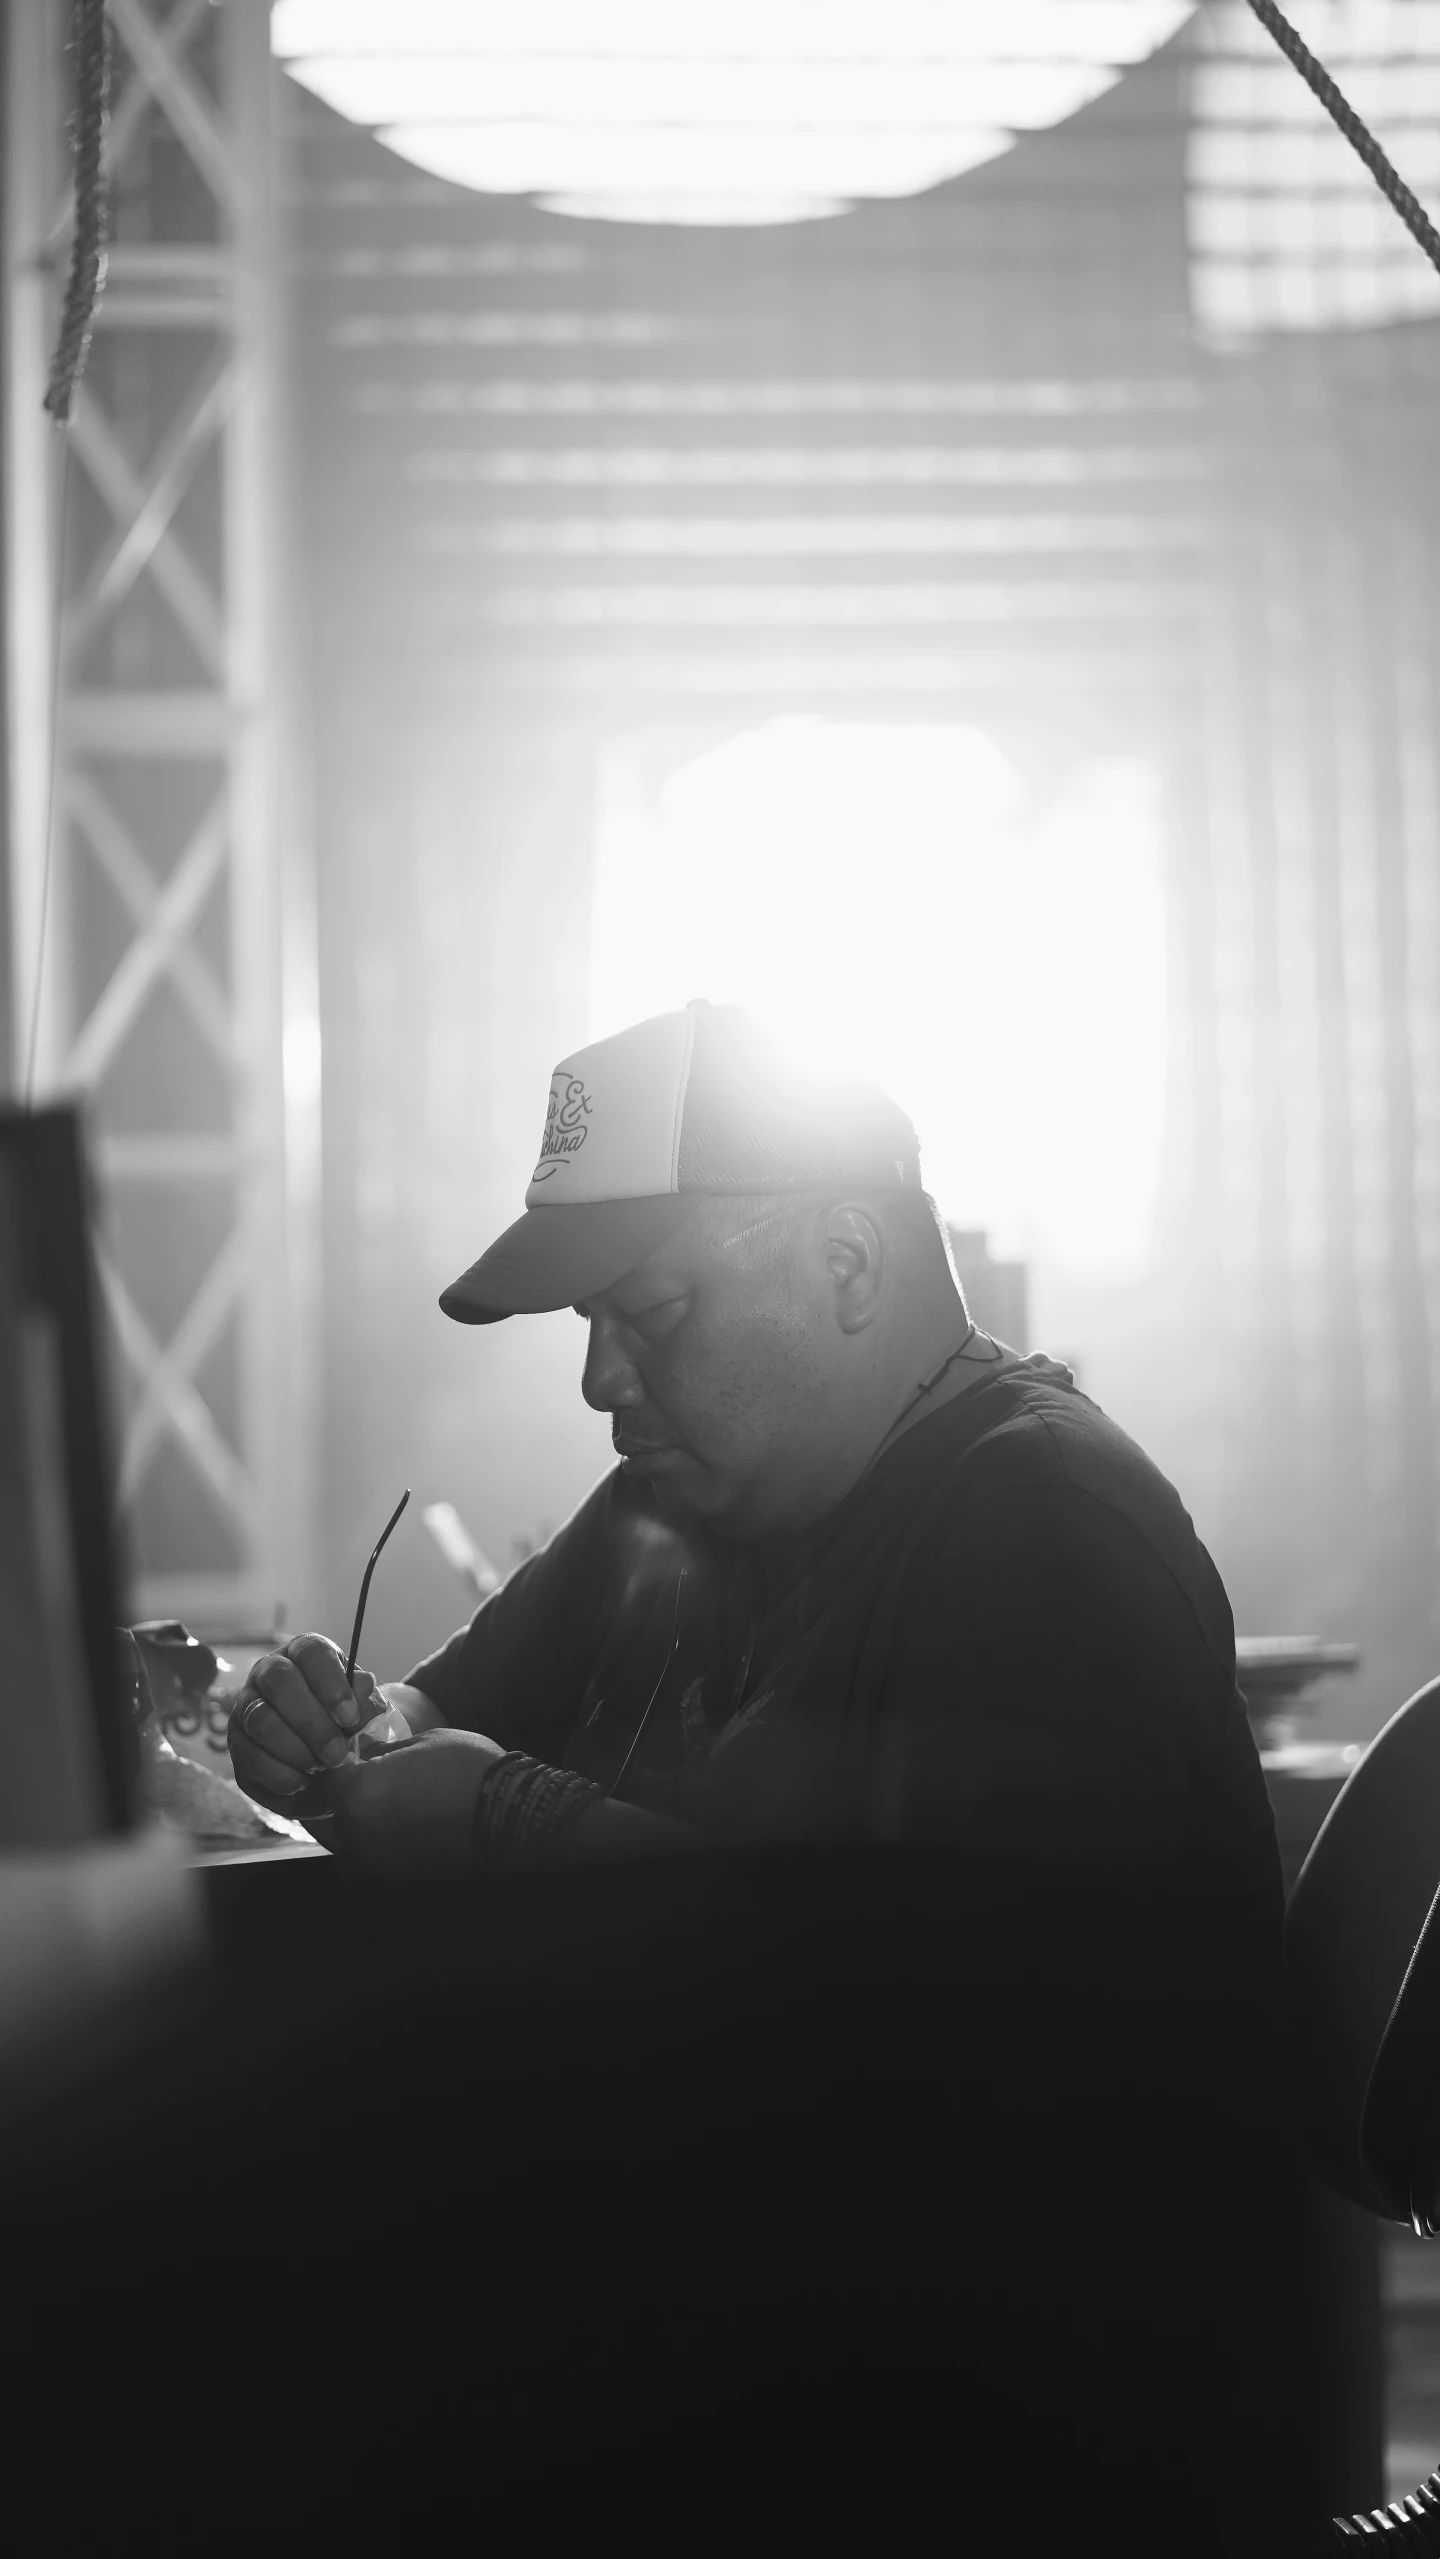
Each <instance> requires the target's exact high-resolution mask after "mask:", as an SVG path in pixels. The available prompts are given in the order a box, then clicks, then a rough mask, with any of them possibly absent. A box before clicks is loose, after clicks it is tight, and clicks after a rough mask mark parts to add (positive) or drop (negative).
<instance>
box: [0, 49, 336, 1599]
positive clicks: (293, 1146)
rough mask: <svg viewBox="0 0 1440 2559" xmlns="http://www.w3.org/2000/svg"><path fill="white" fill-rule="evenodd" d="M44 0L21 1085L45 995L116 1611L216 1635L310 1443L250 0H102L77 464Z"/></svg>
mask: <svg viewBox="0 0 1440 2559" xmlns="http://www.w3.org/2000/svg"><path fill="white" fill-rule="evenodd" d="M66 14H67V13H66V12H65V11H63V10H60V9H57V8H55V7H54V6H53V5H52V0H12V4H11V9H10V12H9V58H8V65H7V70H8V78H7V99H8V111H7V125H8V130H7V132H6V134H5V136H4V146H5V156H6V163H7V200H6V226H5V235H6V245H7V267H8V273H7V277H6V308H5V320H6V331H7V338H8V348H7V355H8V365H7V376H8V408H9V414H8V417H7V443H6V463H7V470H6V484H7V485H6V499H7V506H6V534H7V539H6V550H7V556H8V564H9V565H8V573H7V588H8V590H9V593H8V605H9V634H8V637H9V648H8V652H7V656H8V663H9V667H10V669H11V680H10V684H9V688H8V689H9V695H10V702H9V710H10V720H9V739H10V753H9V757H8V776H9V789H8V798H9V820H10V823H9V842H10V921H11V932H10V944H11V952H12V975H13V987H12V1001H11V1020H12V1048H13V1050H14V1056H15V1070H14V1074H13V1078H12V1080H13V1081H14V1082H15V1083H16V1084H18V1083H19V1082H20V1080H21V1077H22V1075H23V1071H24V1057H25V1053H26V1050H27V1048H28V1046H29V1044H30V1039H31V1028H32V1021H33V1024H34V1035H35V1053H36V1060H37V1074H36V1085H35V1089H36V1093H37V1096H42V1095H58V1094H79V1095H82V1096H84V1097H85V1099H86V1101H87V1103H88V1109H89V1119H90V1123H91V1129H92V1144H93V1149H94V1154H95V1160H96V1163H97V1167H98V1170H99V1173H100V1176H101V1181H102V1185H103V1192H104V1216H103V1218H102V1237H103V1240H102V1247H101V1269H102V1278H103V1284H104V1289H105V1294H106V1298H107V1301H108V1305H109V1310H110V1316H111V1320H112V1325H113V1332H114V1339H115V1344H116V1348H117V1351H118V1355H119V1356H118V1360H117V1369H118V1372H119V1381H120V1387H121V1393H120V1402H121V1405H122V1415H121V1424H120V1438H121V1449H120V1486H121V1499H122V1506H123V1508H124V1510H125V1513H126V1517H127V1523H128V1527H129V1542H130V1546H131V1549H132V1560H133V1563H134V1566H135V1569H136V1581H135V1587H134V1606H135V1611H136V1614H137V1615H142V1616H148V1615H166V1616H169V1615H176V1616H181V1617H184V1618H186V1619H187V1620H188V1621H189V1622H191V1623H192V1624H194V1625H196V1626H204V1627H207V1628H209V1629H211V1630H212V1631H220V1632H229V1633H231V1634H235V1635H238V1634H241V1633H244V1632H246V1631H251V1630H254V1631H259V1630H261V1629H263V1628H266V1627H268V1626H270V1625H271V1624H272V1622H273V1620H274V1614H275V1611H276V1607H277V1603H279V1602H282V1601H289V1602H290V1603H292V1604H293V1603H295V1602H296V1601H297V1600H298V1601H302V1602H303V1599H304V1597H305V1595H306V1593H307V1589H308V1582H309V1537H308V1519H309V1499H308V1489H307V1488H308V1482H309V1474H310V1462H311V1444H312V1439H313V1434H312V1432H311V1430H310V1428H309V1423H308V1415H309V1389H310V1376H309V1363H308V1361H307V1360H306V1359H305V1358H304V1357H303V1354H300V1353H299V1352H298V1351H297V1346H298V1345H299V1344H301V1343H302V1342H303V1341H304V1340H305V1338H306V1326H305V1324H304V1321H303V1317H302V1314H301V1312H300V1303H299V1301H300V1299H301V1297H302V1296H303V1282H304V1270H305V1267H306V1257H305V1255H304V1253H303V1252H299V1253H297V1250H296V1246H297V1239H303V1237H304V1236H305V1234H306V1232H307V1231H308V1219H309V1217H310V1215H311V1213H312V1212H313V1210H314V1207H315V1201H314V1198H313V1189H314V1177H315V1171H316V1165H317V1160H318V1158H317V1139H316V1115H317V1111H318V1072H317V1069H316V1064H315V1061H316V1060H317V1059H318V1027H317V1020H316V1004H315V994H314V971H313V961H312V958H311V954H310V950H309V943H308V909H307V905H306V900H305V897H304V894H303V890H304V878H303V870H302V866H301V865H300V864H299V863H298V861H297V848H296V846H295V843H294V840H293V829H291V830H290V831H289V835H288V840H287V826H288V810H289V808H290V806H291V805H293V802H292V799H291V796H290V795H289V794H288V793H287V791H286V788H285V771H284V763H283V744H284V740H283V733H282V722H281V717H280V708H279V706H280V702H281V698H282V694H283V689H284V678H283V673H282V669H283V665H284V645H283V643H284V629H283V620H282V616H281V613H280V611H279V604H278V577H277V569H276V562H277V554H278V548H279V522H278V518H279V487H280V473H279V468H278V454H277V437H276V414H275V413H276V343H277V319H276V301H277V292H276V277H277V258H276V249H275V239H274V228H273V226H274V221H275V193H276V190H275V177H274V149H273V142H274V135H273V105H272V101H273V94H274V79H275V74H274V72H273V69H272V65H271V61H270V49H269V6H268V0H225V4H224V5H223V6H221V7H219V8H216V7H215V6H213V5H212V0H171V4H170V5H169V6H165V5H162V0H149V5H146V0H109V12H108V14H109V18H110V23H111V29H112V39H113V72H112V103H111V120H110V137H109V177H110V188H111V200H112V206H113V212H114V236H113V241H112V246H111V250H110V258H109V272H108V279H107V284H106V290H105V295H104V300H103V302H102V305H101V313H100V322H99V326H98V329H97V333H96V338H95V343H94V346H93V348H92V352H91V358H90V363H89V367H88V369H87V373H86V376H85V379H84V381H83V383H82V385H81V388H80V392H79V395H78V398H77V401H76V406H75V412H74V416H73V420H72V425H71V428H70V438H71V450H70V453H69V455H68V457H66V458H64V459H62V455H61V448H60V445H59V440H58V438H57V437H56V435H55V432H54V430H52V429H51V428H50V426H49V423H48V421H47V420H45V419H44V418H43V417H42V416H41V410H40V395H41V391H42V389H43V384H44V370H45V361H46V355H47V352H48V342H49V336H50V331H51V327H52V325H53V312H54V306H55V300H56V284H57V280H58V276H59V274H60V272H61V271H62V270H63V265H64V258H65V254H66V250H67V248H68V239H69V231H70V224H71V219H72V207H71V205H70V202H69V200H68V194H67V186H66V176H65V152H64V147H63V134H64V118H65V102H66V89H65V63H64V57H63V54H62V53H61V52H60V50H59V47H58V43H57V38H58V37H60V36H63V32H64V20H65V17H66ZM67 482H68V486H65V485H64V484H65V483H67ZM62 487H63V497H62ZM62 527H63V531H62ZM57 599H58V600H59V628H58V633H57V631H56V629H55V619H54V617H55V611H56V601H57ZM52 666H53V667H54V668H55V669H56V670H57V672H58V679H59V699H58V719H57V720H56V723H55V733H56V737H57V739H58V745H57V748H56V751H55V758H54V784H53V788H54V819H53V822H49V833H50V837H51V846H50V872H51V876H50V879H49V883H48V888H47V885H46V877H45V875H46V858H47V847H46V834H47V810H48V806H49V802H50V797H51V789H50V773H49V770H48V760H49V755H50V743H49V741H50V734H51V720H52V716H53V711H54V706H53V705H52V703H51V701H50V699H49V690H50V688H49V683H48V679H47V675H46V670H47V669H49V668H51V667H52ZM47 903H48V918H45V919H44V920H42V910H43V909H44V908H45V907H46V905H47ZM42 946H43V947H42ZM37 995H38V1015H37V1013H36V1005H37ZM287 1054H288V1056H289V1058H290V1060H291V1065H292V1074H291V1078H290V1089H289V1091H288V1094H287V1089H286V1080H285V1073H284V1061H285V1058H286V1056H287Z"/></svg>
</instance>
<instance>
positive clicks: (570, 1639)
mask: <svg viewBox="0 0 1440 2559" xmlns="http://www.w3.org/2000/svg"><path fill="white" fill-rule="evenodd" d="M618 1482H619V1473H618V1469H614V1470H612V1471H611V1472H610V1473H609V1474H607V1475H606V1476H604V1477H603V1478H602V1480H601V1482H600V1483H599V1484H597V1485H596V1487H595V1490H594V1491H593V1492H592V1493H590V1494H589V1495H588V1496H587V1498H586V1499H585V1500H584V1501H583V1502H582V1503H581V1505H580V1508H579V1509H578V1510H577V1511H576V1512H574V1514H573V1515H572V1517H571V1518H569V1519H568V1520H567V1521H566V1522H565V1525H564V1527H563V1528H561V1529H558V1530H557V1531H556V1533H555V1535H554V1536H553V1537H552V1538H551V1539H550V1541H549V1543H548V1545H546V1546H543V1547H542V1548H541V1550H540V1552H539V1553H538V1554H536V1555H532V1556H530V1557H529V1558H528V1560H527V1561H526V1562H525V1563H523V1564H522V1565H521V1566H520V1569H519V1571H518V1572H516V1573H512V1575H511V1577H510V1579H509V1581H507V1582H506V1583H505V1585H504V1588H503V1589H501V1590H498V1591H496V1592H495V1593H494V1595H493V1597H492V1598H490V1599H487V1600H486V1601H484V1603H483V1604H482V1606H481V1607H479V1608H477V1610H476V1612H475V1614H474V1616H473V1617H472V1618H471V1620H470V1622H469V1624H468V1626H461V1627H458V1628H457V1629H456V1632H455V1633H454V1634H453V1635H452V1636H451V1637H450V1639H449V1642H448V1643H445V1644H442V1645H441V1646H440V1649H439V1650H438V1652H434V1653H430V1654H427V1656H426V1658H425V1660H424V1661H422V1662H417V1663H416V1665H415V1668H414V1669H413V1670H412V1671H410V1672H409V1673H408V1674H407V1677H408V1680H409V1683H410V1685H411V1686H412V1687H415V1688H418V1689H421V1690H423V1692H424V1694H425V1695H426V1696H427V1697H429V1698H432V1699H433V1700H434V1702H435V1704H436V1705H437V1706H438V1707H439V1709H440V1712H441V1714H442V1715H443V1716H444V1717H445V1719H446V1721H447V1723H450V1724H454V1725H456V1726H458V1727H459V1728H460V1729H461V1730H463V1731H466V1732H472V1733H486V1734H488V1735H489V1736H490V1738H491V1739H492V1740H494V1741H498V1742H500V1743H502V1744H503V1745H504V1747H505V1748H506V1749H507V1750H526V1751H530V1752H532V1753H533V1754H534V1756H535V1757H537V1758H540V1759H543V1758H546V1757H547V1756H549V1755H550V1754H551V1752H552V1751H553V1750H554V1749H555V1748H557V1747H558V1746H559V1744H560V1742H561V1741H562V1739H563V1736H564V1734H565V1733H566V1732H567V1730H568V1728H569V1726H570V1723H571V1721H572V1720H573V1718H574V1715H575V1713H576V1710H577V1708H578V1706H579V1702H580V1698H581V1696H582V1694H583V1692H584V1688H585V1683H586V1680H587V1679H588V1677H589V1675H590V1665H591V1662H592V1660H593V1658H594V1654H595V1650H596V1646H597V1642H598V1629H599V1624H600V1617H601V1612H602V1609H603V1606H604V1600H605V1593H606V1587H607V1579H608V1575H607V1561H608V1556H609V1550H610V1546H611V1543H612V1527H613V1523H612V1511H613V1507H614V1500H615V1494H616V1488H617V1485H618Z"/></svg>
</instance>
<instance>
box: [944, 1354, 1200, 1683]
mask: <svg viewBox="0 0 1440 2559" xmlns="http://www.w3.org/2000/svg"><path fill="white" fill-rule="evenodd" d="M981 1392H982V1394H983V1397H984V1401H985V1405H986V1407H987V1409H986V1410H985V1411H984V1413H983V1414H982V1413H979V1412H977V1413H976V1414H974V1415H972V1416H971V1427H970V1429H969V1432H968V1434H967V1435H966V1437H965V1439H964V1440H963V1442H960V1441H959V1434H958V1433H957V1434H956V1437H957V1442H958V1443H959V1444H957V1446H956V1449H955V1454H954V1458H953V1461H952V1462H951V1463H950V1464H949V1465H948V1466H947V1467H946V1469H945V1473H944V1479H943V1483H942V1485H941V1486H940V1487H939V1488H938V1491H937V1499H936V1502H935V1506H934V1512H933V1537H932V1539H930V1540H928V1541H927V1543H929V1544H930V1547H931V1552H932V1553H934V1552H935V1549H936V1547H937V1546H938V1547H939V1548H941V1549H942V1550H948V1551H949V1552H950V1554H951V1555H952V1557H953V1556H954V1554H955V1550H956V1548H957V1546H958V1547H963V1549H964V1550H965V1551H966V1552H967V1553H968V1554H969V1555H970V1556H971V1557H972V1558H978V1556H979V1555H980V1554H983V1555H985V1556H986V1557H987V1558H988V1559H989V1560H990V1561H991V1563H992V1565H994V1566H996V1567H999V1568H1001V1569H1003V1566H1004V1564H1005V1561H1006V1560H1007V1559H1009V1560H1010V1561H1011V1562H1012V1563H1013V1565H1014V1566H1015V1567H1016V1568H1017V1569H1018V1570H1019V1571H1020V1572H1021V1573H1022V1574H1028V1575H1033V1576H1034V1577H1035V1578H1036V1580H1037V1582H1038V1580H1039V1578H1040V1576H1041V1575H1042V1574H1043V1575H1045V1576H1046V1577H1047V1578H1048V1580H1049V1582H1050V1583H1051V1585H1052V1586H1053V1585H1054V1583H1055V1582H1056V1580H1057V1579H1058V1580H1060V1581H1062V1582H1065V1583H1069V1582H1071V1581H1074V1583H1075V1584H1076V1586H1077V1588H1078V1589H1082V1590H1083V1592H1084V1594H1085V1596H1086V1601H1087V1606H1086V1614H1087V1616H1092V1615H1093V1613H1094V1610H1095V1608H1096V1606H1097V1605H1099V1604H1100V1603H1101V1602H1103V1601H1104V1600H1105V1599H1107V1598H1108V1599H1109V1600H1110V1601H1112V1602H1113V1603H1115V1604H1117V1605H1119V1606H1121V1607H1122V1608H1123V1609H1124V1610H1125V1613H1126V1615H1127V1618H1129V1619H1130V1620H1132V1621H1133V1620H1134V1619H1136V1618H1143V1617H1145V1616H1151V1617H1156V1616H1158V1617H1160V1618H1169V1619H1171V1620H1172V1621H1173V1622H1175V1623H1177V1624H1178V1623H1182V1622H1183V1624H1184V1626H1185V1627H1186V1629H1187V1631H1188V1632H1190V1633H1191V1634H1192V1635H1193V1636H1194V1637H1195V1638H1196V1639H1198V1641H1199V1642H1200V1643H1201V1645H1202V1646H1203V1648H1204V1650H1205V1652H1206V1653H1207V1654H1208V1655H1209V1656H1210V1657H1211V1659H1212V1661H1213V1662H1214V1663H1215V1665H1216V1666H1217V1667H1218V1668H1221V1669H1223V1670H1224V1671H1225V1672H1226V1674H1227V1677H1228V1676H1233V1665H1234V1625H1233V1621H1232V1619H1231V1615H1230V1607H1229V1602H1228V1600H1227V1599H1226V1596H1225V1590H1224V1585H1223V1583H1222V1582H1221V1580H1220V1576H1219V1574H1218V1572H1217V1571H1216V1569H1215V1566H1214V1564H1213V1562H1212V1561H1211V1558H1210V1556H1209V1555H1208V1554H1207V1552H1206V1550H1205V1548H1204V1546H1203V1545H1202V1544H1201V1542H1200V1539H1199V1537H1198V1536H1197V1534H1196V1530H1195V1525H1194V1522H1193V1520H1192V1519H1191V1517H1190V1514H1189V1512H1188V1511H1187V1510H1186V1508H1185V1505H1184V1503H1183V1502H1182V1500H1181V1498H1180V1495H1179V1493H1178V1492H1177V1491H1176V1489H1175V1487H1174V1485H1173V1484H1171V1483H1170V1482H1169V1480H1168V1479H1167V1477H1166V1476H1165V1475H1163V1474H1162V1472H1161V1470H1160V1468H1159V1467H1158V1466H1157V1465H1156V1464H1155V1463H1154V1461H1153V1459H1151V1458H1149V1457H1147V1455H1146V1454H1145V1451H1144V1450H1143V1449H1142V1448H1140V1447H1139V1446H1138V1445H1137V1443H1136V1442H1135V1441H1134V1440H1133V1439H1131V1438H1130V1436H1129V1434H1128V1432H1126V1431H1124V1430H1122V1429H1121V1428H1120V1426H1119V1424H1118V1423H1117V1422H1114V1421H1112V1420H1111V1419H1110V1417H1109V1415H1108V1414H1106V1413H1104V1412H1102V1411H1101V1409H1100V1407H1099V1406H1098V1405H1097V1404H1095V1403H1093V1402H1092V1401H1091V1399H1090V1398H1089V1396H1087V1395H1083V1394H1081V1393H1080V1392H1079V1390H1078V1389H1077V1388H1076V1387H1075V1385H1074V1384H1073V1382H1072V1381H1071V1379H1070V1375H1069V1371H1068V1370H1064V1369H1061V1368H1059V1367H1057V1365H1056V1364H1055V1363H1054V1362H1051V1361H1046V1360H1034V1361H1030V1362H1027V1363H1026V1364H1025V1365H1024V1366H1023V1367H1021V1368H1017V1369H1014V1370H1011V1371H1010V1372H1009V1373H1008V1375H1006V1376H1004V1377H1001V1378H998V1379H997V1380H996V1381H995V1384H994V1386H993V1388H987V1389H984V1390H981ZM936 1418H937V1421H939V1420H941V1419H942V1418H944V1417H942V1416H937V1417H936Z"/></svg>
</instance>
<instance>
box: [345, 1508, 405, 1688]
mask: <svg viewBox="0 0 1440 2559" xmlns="http://www.w3.org/2000/svg"><path fill="white" fill-rule="evenodd" d="M409 1499H410V1487H409V1485H408V1484H407V1485H406V1487H405V1490H404V1492H403V1493H402V1494H401V1496H400V1499H399V1501H398V1502H397V1503H396V1505H395V1508H394V1509H393V1511H392V1512H391V1513H390V1516H389V1518H388V1519H387V1521H386V1522H385V1525H384V1527H383V1528H382V1529H381V1531H380V1534H379V1536H378V1537H377V1538H376V1540H375V1551H374V1553H373V1554H372V1556H371V1558H370V1561H369V1563H368V1564H367V1565H366V1567H365V1579H364V1580H363V1582H362V1583H361V1585H360V1601H359V1605H358V1607H357V1608H356V1611H355V1624H354V1627H353V1629H352V1631H351V1636H350V1653H349V1658H348V1660H347V1661H346V1664H345V1684H346V1686H347V1687H348V1688H352V1689H353V1687H354V1685H355V1664H356V1661H357V1659H358V1658H359V1653H360V1629H361V1627H362V1626H363V1625H364V1623H365V1602H366V1600H367V1599H368V1598H369V1596H370V1576H371V1574H372V1573H373V1572H374V1570H375V1567H376V1565H377V1564H378V1563H379V1561H380V1555H381V1550H382V1549H383V1547H384V1544H385V1540H386V1539H387V1537H388V1536H389V1534H390V1531H391V1529H392V1528H393V1527H394V1526H395V1523H396V1521H397V1520H398V1518H399V1517H400V1514H401V1512H402V1511H403V1509H404V1508H405V1505H406V1503H407V1502H408V1501H409Z"/></svg>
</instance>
